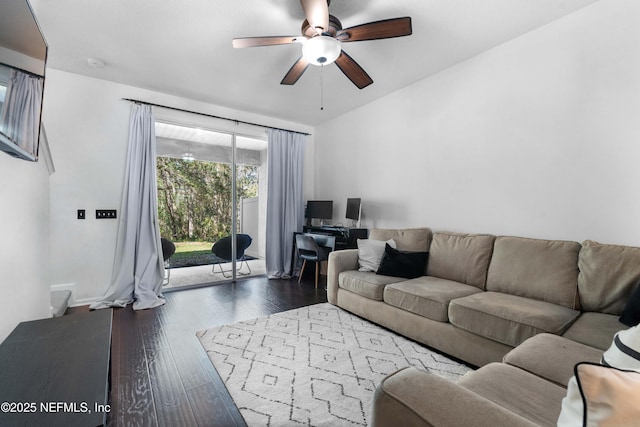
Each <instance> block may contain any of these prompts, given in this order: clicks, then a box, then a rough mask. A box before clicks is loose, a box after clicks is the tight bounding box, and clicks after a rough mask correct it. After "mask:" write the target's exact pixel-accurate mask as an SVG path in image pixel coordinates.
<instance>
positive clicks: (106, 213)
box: [96, 209, 116, 219]
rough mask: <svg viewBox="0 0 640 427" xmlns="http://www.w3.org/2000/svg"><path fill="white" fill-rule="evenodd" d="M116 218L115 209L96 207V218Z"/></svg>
mask: <svg viewBox="0 0 640 427" xmlns="http://www.w3.org/2000/svg"><path fill="white" fill-rule="evenodd" d="M113 218H116V210H115V209H96V219H113Z"/></svg>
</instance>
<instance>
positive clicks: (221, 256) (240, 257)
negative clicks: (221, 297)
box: [211, 234, 253, 278]
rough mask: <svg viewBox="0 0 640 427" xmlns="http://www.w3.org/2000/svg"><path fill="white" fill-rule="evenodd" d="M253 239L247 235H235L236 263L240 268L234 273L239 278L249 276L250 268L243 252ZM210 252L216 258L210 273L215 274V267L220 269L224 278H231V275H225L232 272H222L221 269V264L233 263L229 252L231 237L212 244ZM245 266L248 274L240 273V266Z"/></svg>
mask: <svg viewBox="0 0 640 427" xmlns="http://www.w3.org/2000/svg"><path fill="white" fill-rule="evenodd" d="M252 241H253V239H252V238H251V236H249V235H248V234H238V235H236V257H235V259H236V261H240V267H239V268H238V269H237V270H236V273H237V274H238V275H240V276H247V275H249V274H251V267H249V263H248V262H247V259H246V257H245V254H244V251H246V250H247V248H248V247H249V246H250V245H251V242H252ZM211 252H213V254H214V255H215V256H216V257H217V260H216V261H217V262H214V264H213V266H212V267H211V272H212V273H215V272H216V265H217V266H218V267H219V268H220V272H221V273H222V275H223V276H224V277H226V278H229V277H232V275H227V273H229V272H231V271H232V270H224V269H223V268H222V265H221V264H223V263H227V262H231V261H233V254H232V252H231V236H227V237H223V238H222V239H220V240H218V241H217V242H215V243H214V244H213V246H212V247H211ZM243 265H245V266H246V267H247V270H249V271H248V272H244V273H243V272H241V270H242V266H243Z"/></svg>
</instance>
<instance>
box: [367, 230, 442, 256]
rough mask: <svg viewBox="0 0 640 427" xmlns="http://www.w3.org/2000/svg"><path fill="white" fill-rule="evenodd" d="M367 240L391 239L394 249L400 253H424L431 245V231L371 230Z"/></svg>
mask: <svg viewBox="0 0 640 427" xmlns="http://www.w3.org/2000/svg"><path fill="white" fill-rule="evenodd" d="M369 238H370V239H373V240H384V241H386V240H389V239H393V241H394V242H396V249H398V250H400V251H414V252H425V251H428V250H429V245H430V244H431V229H430V228H428V227H424V228H404V229H395V230H394V229H383V228H373V229H371V232H370V233H369Z"/></svg>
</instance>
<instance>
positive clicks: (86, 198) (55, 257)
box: [43, 70, 313, 304]
mask: <svg viewBox="0 0 640 427" xmlns="http://www.w3.org/2000/svg"><path fill="white" fill-rule="evenodd" d="M122 98H134V99H141V100H145V101H148V102H153V103H157V104H162V105H169V106H173V107H177V108H183V109H188V110H194V111H199V112H203V113H208V114H214V115H219V116H223V117H230V118H234V119H238V120H245V121H250V122H256V123H260V124H264V125H267V126H274V127H282V128H288V129H292V130H298V131H302V132H310V133H312V128H310V127H308V126H303V125H299V124H296V123H290V122H286V121H282V120H277V119H273V118H269V117H264V116H258V115H252V114H249V113H245V112H241V111H235V110H230V109H227V108H224V107H219V106H215V105H211V104H204V103H201V102H195V101H191V100H187V99H184V98H178V97H175V96H170V95H166V94H161V93H158V92H151V91H147V90H143V89H139V88H135V87H131V86H126V85H122V84H117V83H112V82H107V81H102V80H98V79H92V78H87V77H83V76H79V75H75V74H70V73H66V72H62V71H58V70H47V82H46V85H45V105H44V110H43V121H44V123H46V126H47V135H48V137H49V143H50V145H51V148H52V151H53V152H54V157H55V160H56V173H55V174H54V175H53V176H52V179H51V247H52V250H51V262H52V264H51V284H67V283H76V285H77V289H76V303H78V304H82V303H86V302H88V301H90V300H92V299H95V298H97V297H99V296H101V295H102V293H103V292H104V291H105V290H106V288H107V286H108V285H109V282H110V279H111V273H112V269H113V260H114V251H115V243H116V242H115V240H116V231H117V225H118V224H117V220H108V219H102V220H96V219H95V210H96V209H118V211H119V210H120V201H121V191H122V182H123V174H124V164H125V157H126V147H127V136H128V126H129V111H130V105H131V104H130V103H129V102H127V101H123V100H122ZM157 116H158V117H159V116H162V117H163V118H165V119H167V118H169V119H176V117H177V116H178V115H177V114H172V113H170V112H168V111H167V110H158V114H157ZM178 119H179V117H178ZM187 120H193V121H194V122H201V120H202V119H200V118H194V116H191V118H189V119H187ZM211 123H212V122H211V121H209V125H211ZM235 126H236V125H235V124H233V123H231V124H230V122H226V121H214V122H213V127H214V128H217V129H220V130H229V129H230V128H231V130H235V129H236V128H235ZM242 132H243V133H251V132H250V130H248V129H242ZM308 151H309V155H308V156H312V155H313V139H311V140H310V144H309V148H308ZM309 163H310V164H311V165H310V167H309V168H308V173H309V179H308V180H307V185H308V186H309V190H308V191H312V188H313V168H312V166H313V165H312V162H308V164H309ZM77 209H86V212H87V219H85V220H77V219H76V210H77Z"/></svg>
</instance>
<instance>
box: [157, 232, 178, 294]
mask: <svg viewBox="0 0 640 427" xmlns="http://www.w3.org/2000/svg"><path fill="white" fill-rule="evenodd" d="M160 244H161V245H162V258H163V259H164V279H162V285H163V286H166V285H168V284H169V279H170V278H171V263H170V262H169V258H171V257H172V256H173V254H174V253H176V245H174V244H173V242H172V241H171V240H168V239H165V238H164V237H161V238H160Z"/></svg>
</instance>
